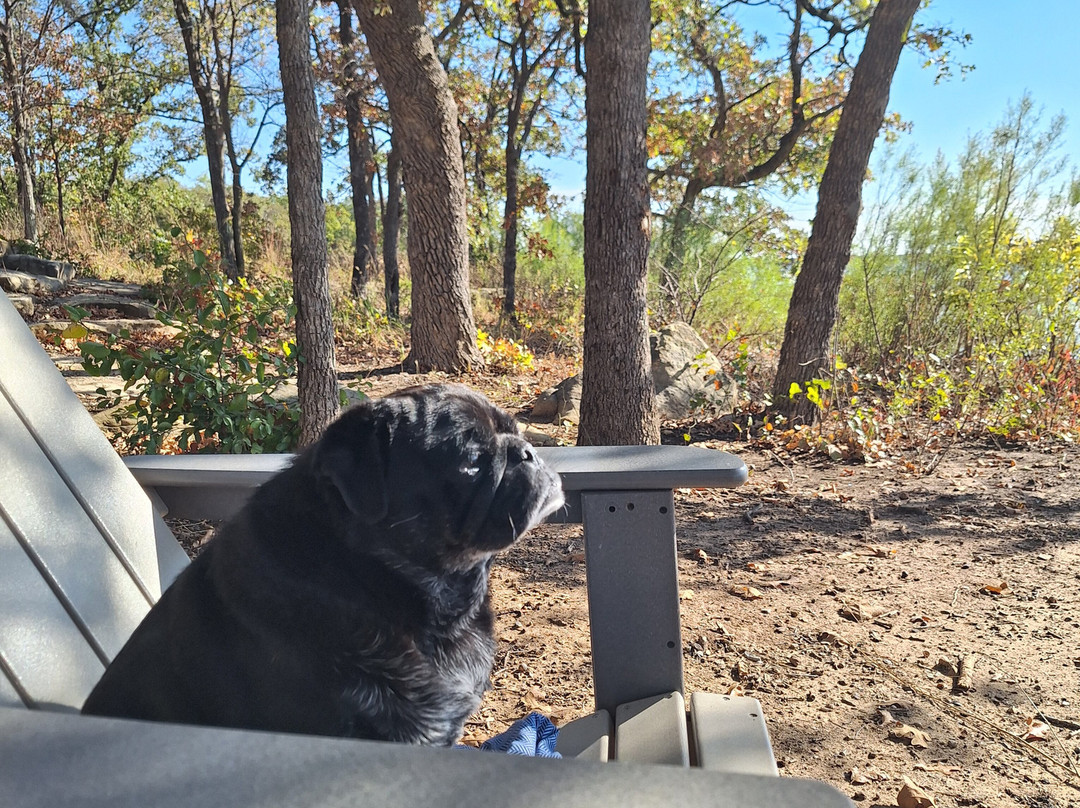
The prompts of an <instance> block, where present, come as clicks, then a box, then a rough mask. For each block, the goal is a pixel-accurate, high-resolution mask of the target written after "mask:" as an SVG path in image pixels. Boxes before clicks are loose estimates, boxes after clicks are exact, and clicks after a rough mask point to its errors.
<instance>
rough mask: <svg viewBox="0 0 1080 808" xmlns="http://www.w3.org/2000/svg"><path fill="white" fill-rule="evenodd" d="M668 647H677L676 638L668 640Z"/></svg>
mask: <svg viewBox="0 0 1080 808" xmlns="http://www.w3.org/2000/svg"><path fill="white" fill-rule="evenodd" d="M667 647H668V648H674V647H675V641H674V640H668V641H667Z"/></svg>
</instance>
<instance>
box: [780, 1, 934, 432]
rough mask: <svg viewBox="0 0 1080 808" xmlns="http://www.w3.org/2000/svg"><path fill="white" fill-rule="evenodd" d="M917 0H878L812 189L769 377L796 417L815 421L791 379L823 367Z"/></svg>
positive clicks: (785, 411)
mask: <svg viewBox="0 0 1080 808" xmlns="http://www.w3.org/2000/svg"><path fill="white" fill-rule="evenodd" d="M918 8H919V0H880V2H879V3H878V6H877V8H876V9H875V10H874V14H873V17H871V19H870V26H869V29H868V30H867V34H866V42H865V43H864V45H863V49H862V53H861V54H860V56H859V63H858V64H857V65H856V66H855V71H854V73H853V74H852V78H851V89H850V91H849V92H848V96H847V100H846V101H845V102H844V108H843V111H842V112H841V113H840V120H839V122H838V123H837V127H836V136H835V137H834V138H833V142H832V147H831V148H830V150H829V159H828V163H827V164H826V166H825V174H824V175H823V177H822V179H821V186H820V188H819V189H818V206H817V212H816V213H815V215H814V223H813V226H812V228H811V231H810V240H809V242H808V243H807V246H806V255H805V256H804V257H803V265H802V269H801V271H800V272H799V276H798V277H797V278H796V279H795V288H794V289H793V290H792V294H791V304H790V305H789V307H788V317H787V323H786V325H785V326H784V342H783V345H782V346H781V348H780V360H779V365H778V367H777V371H776V380H775V382H774V384H773V408H774V410H775V411H776V412H778V413H780V414H782V415H784V416H786V417H787V418H789V419H791V420H792V421H794V422H802V423H813V422H814V421H815V420H816V419H817V416H818V407H817V405H815V404H814V402H812V401H810V400H809V399H808V398H807V396H806V395H805V394H803V395H798V394H797V395H795V396H792V395H790V391H791V389H792V384H798V385H799V386H800V387H803V388H805V386H806V382H808V381H810V380H811V379H814V378H818V377H820V376H821V374H822V372H825V371H826V360H827V357H828V354H829V337H830V335H831V334H832V329H833V325H834V324H835V322H836V307H837V301H838V298H839V294H840V281H841V279H842V278H843V275H844V269H845V267H846V266H847V263H848V259H849V258H850V257H851V242H852V239H853V238H854V236H855V227H856V225H857V224H858V219H859V209H860V206H861V203H862V185H863V180H864V179H865V177H866V168H867V166H868V165H869V163H870V152H871V151H872V150H873V147H874V141H875V140H876V139H877V135H878V131H879V130H880V129H881V124H882V121H883V120H884V117H885V108H886V107H887V106H888V103H889V88H890V85H891V84H892V78H893V74H894V73H895V72H896V65H897V62H898V61H899V59H900V51H901V49H902V48H903V45H904V41H905V39H906V37H907V32H908V29H909V27H910V25H911V20H912V18H913V17H914V16H915V12H916V11H917V10H918Z"/></svg>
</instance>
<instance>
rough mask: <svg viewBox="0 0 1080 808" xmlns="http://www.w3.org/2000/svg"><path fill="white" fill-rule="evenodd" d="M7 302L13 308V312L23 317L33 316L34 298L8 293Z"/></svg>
mask: <svg viewBox="0 0 1080 808" xmlns="http://www.w3.org/2000/svg"><path fill="white" fill-rule="evenodd" d="M7 298H8V300H10V301H11V303H12V305H13V306H15V311H17V312H19V314H21V315H22V316H23V317H33V316H34V298H32V297H30V295H15V294H11V293H10V292H8V296H7Z"/></svg>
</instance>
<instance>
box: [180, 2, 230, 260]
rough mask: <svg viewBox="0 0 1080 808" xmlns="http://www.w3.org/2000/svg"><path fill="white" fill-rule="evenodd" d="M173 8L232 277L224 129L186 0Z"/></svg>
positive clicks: (220, 236) (223, 253)
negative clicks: (202, 64) (182, 44)
mask: <svg viewBox="0 0 1080 808" xmlns="http://www.w3.org/2000/svg"><path fill="white" fill-rule="evenodd" d="M173 9H174V10H175V12H176V21H177V22H178V23H179V24H180V35H181V37H182V38H183V40H184V51H185V53H186V55H187V64H188V75H190V76H191V85H192V87H193V88H194V89H195V95H196V96H197V97H198V99H199V109H200V111H201V112H202V119H203V141H204V143H205V144H206V162H207V168H208V172H209V174H210V197H211V200H212V202H213V206H214V223H215V224H216V225H217V231H218V246H219V248H220V250H221V264H222V266H223V267H224V269H225V274H227V275H228V276H229V277H230V278H232V279H233V280H236V278H237V277H238V275H237V270H236V252H235V244H234V243H233V236H232V225H231V223H230V213H229V200H228V195H227V193H226V189H225V151H226V144H225V131H224V129H223V127H222V122H221V117H220V116H219V115H218V108H217V105H216V104H215V102H214V94H213V91H212V90H211V88H210V85H209V84H208V79H207V77H206V76H204V75H203V73H202V69H201V67H200V64H199V60H200V53H199V43H198V41H197V38H196V33H195V22H194V20H192V18H191V9H189V8H188V5H187V0H173Z"/></svg>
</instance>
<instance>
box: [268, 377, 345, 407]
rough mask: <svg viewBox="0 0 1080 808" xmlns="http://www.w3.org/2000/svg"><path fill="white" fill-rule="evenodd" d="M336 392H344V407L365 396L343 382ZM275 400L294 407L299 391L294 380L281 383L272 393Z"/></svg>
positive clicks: (298, 399) (297, 401) (297, 400)
mask: <svg viewBox="0 0 1080 808" xmlns="http://www.w3.org/2000/svg"><path fill="white" fill-rule="evenodd" d="M338 392H339V393H344V394H345V407H346V408H348V407H351V406H353V405H354V404H358V403H360V402H361V401H363V400H364V399H365V398H366V396H365V395H364V394H363V393H361V392H360V391H359V390H354V389H353V388H352V387H347V386H345V385H344V384H339V385H338ZM272 395H273V396H274V399H275V400H276V401H280V402H282V403H284V404H288V405H289V406H290V407H295V406H297V405H298V404H299V402H300V391H299V388H298V387H297V386H296V381H295V380H293V381H289V382H285V383H284V384H282V385H281V386H280V387H278V388H277V389H276V390H274V392H273V394H272Z"/></svg>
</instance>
